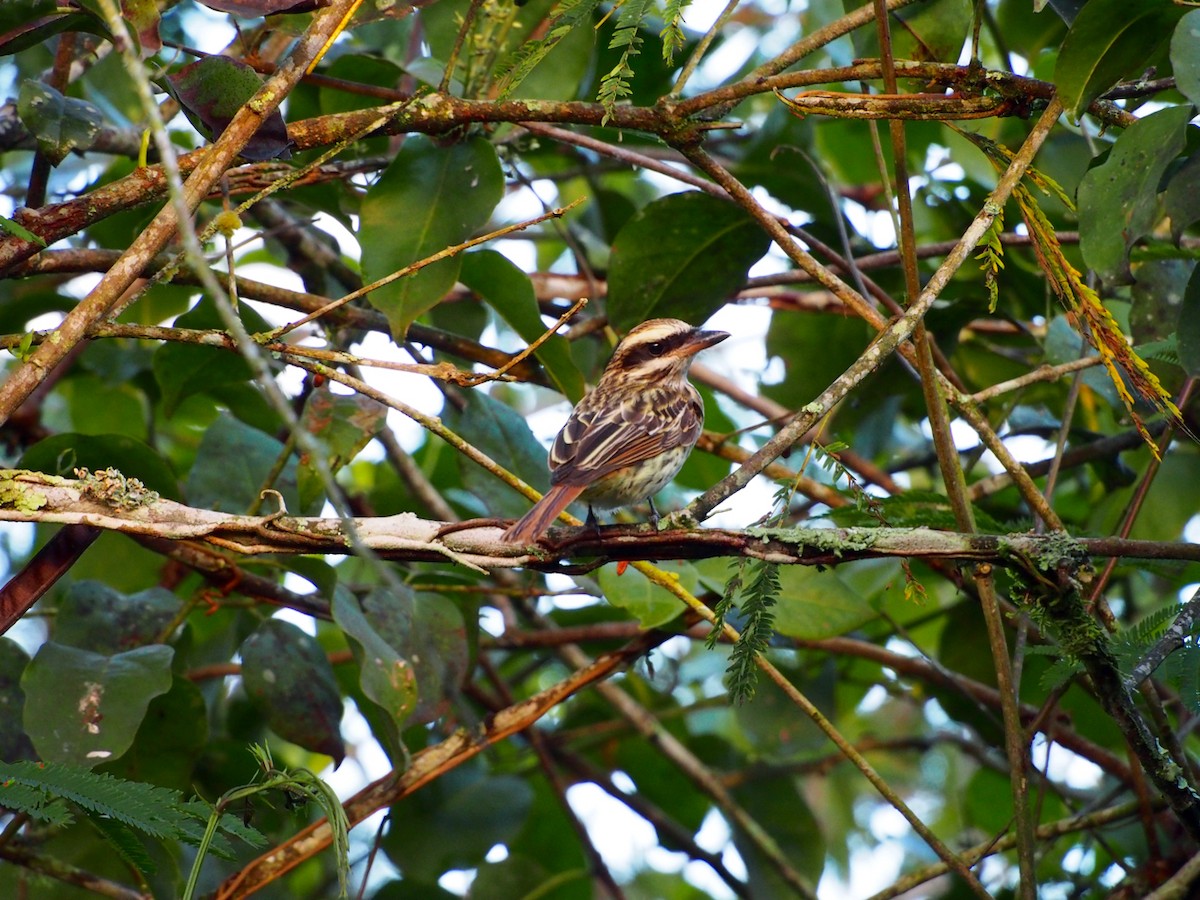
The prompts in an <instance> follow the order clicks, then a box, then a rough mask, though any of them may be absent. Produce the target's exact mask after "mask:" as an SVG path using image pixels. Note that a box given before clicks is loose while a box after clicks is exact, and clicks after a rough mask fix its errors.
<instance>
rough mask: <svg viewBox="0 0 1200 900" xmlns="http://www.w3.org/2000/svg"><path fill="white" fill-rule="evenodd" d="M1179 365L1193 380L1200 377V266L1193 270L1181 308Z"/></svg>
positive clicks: (1178, 332)
mask: <svg viewBox="0 0 1200 900" xmlns="http://www.w3.org/2000/svg"><path fill="white" fill-rule="evenodd" d="M1176 333H1177V335H1178V340H1179V364H1180V365H1181V366H1183V369H1184V371H1185V372H1187V373H1188V374H1189V375H1191V376H1192V377H1193V378H1194V377H1195V376H1197V375H1200V266H1197V267H1196V268H1195V269H1193V270H1192V277H1191V278H1189V279H1188V283H1187V287H1186V288H1185V289H1184V292H1183V303H1182V304H1181V305H1180V307H1179V329H1178V331H1177V332H1176Z"/></svg>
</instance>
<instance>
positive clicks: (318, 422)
mask: <svg viewBox="0 0 1200 900" xmlns="http://www.w3.org/2000/svg"><path fill="white" fill-rule="evenodd" d="M386 419H387V407H386V406H384V405H383V404H382V403H380V402H379V401H378V400H373V399H371V398H370V397H366V396H364V395H362V394H335V393H333V392H332V391H331V390H329V388H328V387H320V388H317V389H315V390H314V391H313V392H312V393H311V394H309V395H308V399H307V400H306V401H305V403H304V412H303V414H302V415H301V423H302V426H303V427H304V429H305V430H306V431H308V433H309V434H311V435H313V437H315V438H317V439H318V440H319V441H320V443H321V445H322V446H323V447H324V448H325V461H326V463H327V464H328V466H329V469H330V471H331V472H335V473H336V472H337V471H338V470H339V469H341V468H342V467H343V466H345V465H347V464H348V463H349V462H350V461H351V460H352V459H354V457H355V456H357V455H358V452H359V451H360V450H362V448H363V447H365V446H367V444H369V443H370V442H371V439H372V438H374V437H375V435H377V434H379V432H380V431H382V430H383V427H384V424H385V420H386ZM297 481H298V484H297V486H298V488H299V490H300V508H301V509H304V510H308V509H314V508H316V507H317V506H318V505H319V504H320V502H321V500H322V499H323V498H324V497H325V482H324V480H323V479H322V477H321V474H320V472H319V470H318V469H317V466H316V465H315V464H314V463H313V461H312V460H311V459H309V458H308V456H307V454H305V455H303V456H302V457H301V459H300V465H299V471H298V473H297Z"/></svg>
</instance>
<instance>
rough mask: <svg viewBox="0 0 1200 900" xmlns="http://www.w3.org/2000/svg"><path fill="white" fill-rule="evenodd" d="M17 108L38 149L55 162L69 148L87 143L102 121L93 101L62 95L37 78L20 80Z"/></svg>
mask: <svg viewBox="0 0 1200 900" xmlns="http://www.w3.org/2000/svg"><path fill="white" fill-rule="evenodd" d="M17 112H18V114H19V115H20V116H21V121H22V122H23V123H24V124H25V127H26V128H28V129H29V130H30V131H31V132H32V133H33V136H34V137H36V138H37V143H38V149H39V150H41V151H42V153H44V154H46V157H47V158H48V159H49V160H50V162H51V163H52V164H53V165H56V166H57V165H58V164H59V163H60V162H62V161H63V160H64V159H66V156H67V154H68V153H70V152H71V151H72V150H75V149H77V148H80V147H83V148H87V147H90V146H91V145H92V141H94V140H95V138H96V135H97V134H98V133H99V131H100V126H101V125H102V124H103V123H104V117H103V116H101V115H100V110H98V109H96V107H94V106H92V104H90V103H88V102H86V101H84V100H76V99H75V98H74V97H64V96H63V95H62V94H60V93H59V92H58V91H56V90H55V89H54V88H52V87H50V86H49V85H46V84H42V83H41V82H40V81H25V82H22V84H21V91H20V94H19V95H18V98H17Z"/></svg>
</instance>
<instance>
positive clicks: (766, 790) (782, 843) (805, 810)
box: [733, 776, 825, 897]
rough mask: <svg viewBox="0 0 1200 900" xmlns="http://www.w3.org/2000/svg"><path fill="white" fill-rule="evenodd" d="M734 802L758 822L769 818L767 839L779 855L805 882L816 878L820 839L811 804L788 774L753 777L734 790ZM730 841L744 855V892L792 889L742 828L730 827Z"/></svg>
mask: <svg viewBox="0 0 1200 900" xmlns="http://www.w3.org/2000/svg"><path fill="white" fill-rule="evenodd" d="M734 797H735V798H736V800H737V802H738V804H739V805H740V806H741V807H742V808H743V809H745V810H746V812H747V813H748V814H749V815H750V816H751V818H753V819H754V820H755V821H757V822H770V823H771V839H772V841H773V842H774V843H775V845H776V846H778V848H779V850H780V852H781V853H782V854H783V856H784V858H785V859H787V860H788V861H789V862H790V863H791V864H792V865H793V866H795V868H796V870H797V871H798V872H799V873H800V874H801V875H802V876H804V877H805V878H806V879H807V880H808V883H809V884H810V885H814V886H815V885H816V883H817V882H818V881H819V880H820V878H821V872H822V869H823V868H824V864H825V840H824V838H823V837H822V835H821V827H820V825H819V824H818V822H817V817H816V816H815V815H813V811H812V809H811V808H810V807H809V805H808V803H807V802H805V799H804V795H803V794H802V793H800V788H799V782H798V781H797V780H796V779H795V778H792V777H788V776H779V777H775V778H752V779H749V780H748V781H747V782H746V783H745V784H743V785H741V786H740V787H738V788H737V789H735V790H734ZM733 841H734V845H735V846H736V847H737V849H738V852H739V853H741V855H742V858H743V859H744V860H745V861H746V870H747V872H748V873H749V881H748V893H749V895H750V896H752V897H791V896H795V890H794V889H793V888H792V887H790V886H789V885H788V884H787V883H786V882H784V881H783V880H782V878H781V877H780V876H779V874H778V872H777V870H776V868H775V866H773V865H772V864H771V863H770V862H769V861H768V860H767V859H765V858H764V857H763V855H762V853H761V851H760V850H759V849H758V847H757V846H756V845H755V844H754V843H753V842H751V841H750V840H748V839H747V838H746V836H745V834H744V832H742V831H740V830H735V831H734V833H733Z"/></svg>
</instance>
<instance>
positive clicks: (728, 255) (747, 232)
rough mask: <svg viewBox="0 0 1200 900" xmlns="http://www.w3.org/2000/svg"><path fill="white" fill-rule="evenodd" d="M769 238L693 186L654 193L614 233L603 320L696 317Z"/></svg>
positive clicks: (715, 302) (715, 305)
mask: <svg viewBox="0 0 1200 900" xmlns="http://www.w3.org/2000/svg"><path fill="white" fill-rule="evenodd" d="M769 244H770V240H769V238H768V237H767V235H766V233H765V232H764V231H763V230H762V229H761V228H760V227H759V226H758V224H757V223H755V222H754V220H753V219H751V218H750V216H748V215H747V214H746V213H745V212H744V211H743V210H742V209H741V208H740V207H737V206H735V205H734V204H732V203H730V202H728V201H726V200H719V199H717V198H715V197H710V196H709V195H708V194H701V193H699V192H698V191H689V192H686V193H681V194H671V195H670V196H667V197H663V198H662V199H660V200H655V201H654V202H653V203H650V204H649V205H647V206H646V207H645V208H644V209H642V210H641V211H640V212H639V213H638V214H637V215H635V216H634V217H633V218H632V219H631V220H630V221H629V222H628V223H627V224H626V225H625V227H624V228H622V229H621V231H620V233H619V234H618V235H617V237H616V240H615V241H613V246H612V256H611V257H610V259H609V269H608V318H609V321H610V322H611V323H612V325H613V327H614V328H616V329H617V330H618V331H622V332H623V331H628V330H629V329H630V328H632V327H633V326H634V325H637V324H638V323H639V322H644V321H645V320H646V319H652V318H655V317H657V316H667V317H672V318H676V319H683V320H684V321H686V322H691V323H692V324H693V325H699V324H700V323H702V322H703V321H704V320H705V319H707V318H708V317H709V316H711V315H712V314H713V313H714V312H716V311H717V310H718V309H720V308H721V307H722V306H724V305H725V302H726V301H727V300H728V299H729V298H730V297H731V296H732V295H733V294H734V293H736V292H737V291H738V290H739V289H740V288H741V286H742V285H743V283H744V282H745V280H746V272H747V271H748V270H749V268H750V266H752V265H753V264H754V263H755V262H757V261H758V260H759V259H760V258H762V255H763V254H764V253H766V252H767V247H768V246H769Z"/></svg>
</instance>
